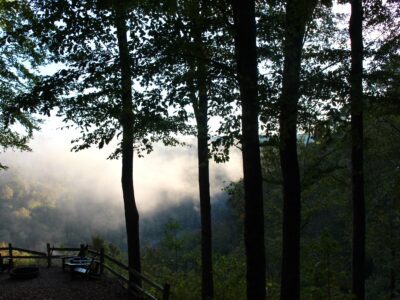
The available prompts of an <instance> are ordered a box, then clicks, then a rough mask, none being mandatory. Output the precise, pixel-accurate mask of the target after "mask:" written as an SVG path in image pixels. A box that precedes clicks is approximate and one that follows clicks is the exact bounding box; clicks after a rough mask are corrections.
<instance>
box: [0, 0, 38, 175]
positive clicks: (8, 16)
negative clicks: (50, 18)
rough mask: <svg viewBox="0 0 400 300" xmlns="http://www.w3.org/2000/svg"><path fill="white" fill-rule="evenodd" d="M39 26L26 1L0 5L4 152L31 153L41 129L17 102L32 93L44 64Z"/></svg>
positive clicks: (1, 148) (1, 137) (0, 140)
mask: <svg viewBox="0 0 400 300" xmlns="http://www.w3.org/2000/svg"><path fill="white" fill-rule="evenodd" d="M36 22H37V20H36V17H35V15H34V13H33V12H32V10H31V8H30V6H29V5H28V4H27V3H26V2H25V1H19V0H18V1H6V0H2V1H1V2H0V151H4V150H6V149H17V150H21V151H29V150H30V148H29V147H28V146H27V142H28V141H29V139H30V138H31V137H32V133H33V130H35V129H38V127H37V125H38V123H37V121H36V120H35V119H34V118H33V117H31V116H30V115H29V114H27V113H24V112H22V111H21V109H20V105H19V103H18V100H17V99H18V97H20V96H21V95H24V94H26V93H28V92H30V90H31V89H32V86H33V84H34V83H35V82H36V80H37V76H36V74H35V73H34V70H35V68H36V67H37V66H38V65H39V64H41V63H42V61H43V55H44V54H43V51H42V50H40V49H39V47H38V44H37V38H36V36H35V32H34V27H35V25H36ZM4 168H5V166H3V165H2V164H0V169H4Z"/></svg>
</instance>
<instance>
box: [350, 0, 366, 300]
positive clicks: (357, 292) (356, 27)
mask: <svg viewBox="0 0 400 300" xmlns="http://www.w3.org/2000/svg"><path fill="white" fill-rule="evenodd" d="M362 18H363V9H362V2H361V0H352V1H351V17H350V28H349V32H350V41H351V72H350V79H349V82H350V106H351V171H352V200H353V259H352V263H353V270H352V291H353V294H354V296H355V297H356V299H360V300H363V299H364V298H365V196H364V166H363V164H364V146H363V143H364V137H363V136H364V134H363V131H364V126H363V87H362V80H363V38H362Z"/></svg>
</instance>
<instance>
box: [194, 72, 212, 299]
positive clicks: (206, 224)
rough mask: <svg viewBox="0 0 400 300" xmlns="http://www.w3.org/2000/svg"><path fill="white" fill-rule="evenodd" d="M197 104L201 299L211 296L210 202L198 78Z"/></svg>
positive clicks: (202, 99) (202, 98)
mask: <svg viewBox="0 0 400 300" xmlns="http://www.w3.org/2000/svg"><path fill="white" fill-rule="evenodd" d="M199 80H200V81H199V91H198V92H199V103H198V104H199V105H198V110H197V113H196V120H197V151H198V152H197V153H198V168H199V190H200V213H201V266H202V299H204V300H206V299H212V298H213V272H212V240H211V203H210V179H209V160H208V126H207V95H206V90H205V82H203V81H204V80H203V79H202V78H199Z"/></svg>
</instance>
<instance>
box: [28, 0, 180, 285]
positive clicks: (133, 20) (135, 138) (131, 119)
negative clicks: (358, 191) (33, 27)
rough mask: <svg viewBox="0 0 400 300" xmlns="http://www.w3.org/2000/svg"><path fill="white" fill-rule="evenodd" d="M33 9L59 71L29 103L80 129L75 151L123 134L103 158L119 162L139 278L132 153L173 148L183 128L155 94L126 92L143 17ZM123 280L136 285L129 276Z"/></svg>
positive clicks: (78, 6)
mask: <svg viewBox="0 0 400 300" xmlns="http://www.w3.org/2000/svg"><path fill="white" fill-rule="evenodd" d="M34 5H35V8H36V9H37V11H40V12H41V14H40V17H41V24H42V28H41V29H42V32H43V34H42V35H41V39H42V42H43V43H44V44H47V45H49V49H50V51H52V53H53V55H54V56H53V57H54V60H55V61H59V62H62V63H63V64H64V66H63V68H62V69H61V70H59V71H58V72H56V73H55V74H54V75H52V76H50V77H47V78H44V79H43V80H42V81H41V83H40V84H39V85H38V86H37V87H36V90H35V94H34V95H33V96H38V97H39V98H40V99H41V100H42V101H43V102H45V103H49V105H51V106H52V107H58V108H59V109H60V110H59V114H60V115H61V116H63V117H64V121H65V122H66V123H68V124H67V126H70V124H71V123H72V126H76V127H78V128H79V129H80V130H81V133H82V135H81V136H80V137H79V138H78V139H76V140H75V141H74V142H75V143H78V144H76V145H75V146H74V148H73V149H74V150H76V151H79V150H83V149H86V148H88V147H90V146H92V145H97V146H98V147H99V148H103V147H104V145H106V144H109V143H110V142H111V141H112V140H113V139H114V138H118V137H119V136H121V135H122V140H121V142H120V143H119V144H118V146H117V147H116V150H115V151H114V153H113V154H112V155H111V156H110V157H111V158H117V157H120V156H122V177H121V183H122V190H123V200H124V206H125V222H126V231H127V241H128V260H129V267H130V268H132V269H134V270H135V271H137V272H140V270H141V264H140V240H139V213H138V210H137V207H136V201H135V196H134V188H133V174H132V173H133V154H134V150H136V151H137V152H138V154H139V155H141V153H142V152H143V151H144V152H150V151H151V150H152V142H155V141H158V140H162V141H163V142H164V143H166V144H169V145H174V144H176V143H177V141H176V139H175V138H174V137H173V136H171V133H174V132H175V133H176V132H178V131H180V129H183V128H184V126H182V122H181V118H179V117H177V116H171V115H170V114H169V112H168V110H167V108H166V107H165V106H163V105H162V104H163V103H162V102H161V101H160V99H161V98H162V95H161V91H160V90H159V89H157V88H148V89H147V90H144V91H143V92H140V91H138V90H137V89H133V85H134V82H133V80H134V79H136V80H137V79H138V78H140V76H141V67H143V66H142V65H141V64H142V63H143V64H144V62H145V59H144V58H143V57H141V56H140V47H141V45H142V43H143V40H144V39H146V36H145V32H143V30H142V28H143V26H144V25H143V22H144V18H146V16H145V14H144V12H143V11H141V10H140V8H139V7H135V5H134V4H132V3H131V2H127V3H124V4H122V3H120V2H117V1H94V0H87V1H79V2H76V1H69V0H59V1H36V2H35V3H34ZM142 18H143V19H142ZM115 29H116V30H115ZM128 35H129V39H128ZM169 129H171V130H169ZM79 142H80V143H79ZM130 281H131V282H133V283H135V284H136V285H140V284H141V283H140V280H139V279H138V278H137V277H135V276H132V274H130Z"/></svg>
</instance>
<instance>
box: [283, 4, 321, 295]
mask: <svg viewBox="0 0 400 300" xmlns="http://www.w3.org/2000/svg"><path fill="white" fill-rule="evenodd" d="M314 7H315V1H307V0H288V1H287V4H286V27H285V41H284V58H285V59H284V67H283V83H282V95H281V99H280V110H281V113H280V120H279V121H280V123H279V124H280V128H279V133H280V151H279V154H280V160H281V169H282V176H283V229H282V234H283V237H282V243H283V245H282V277H281V299H300V226H301V224H300V223H301V187H300V173H299V162H298V157H297V111H298V108H297V105H298V100H299V96H300V95H299V88H300V68H301V53H302V50H303V38H304V32H305V27H306V23H307V20H308V18H309V16H310V15H311V12H312V10H313V8H314Z"/></svg>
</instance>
